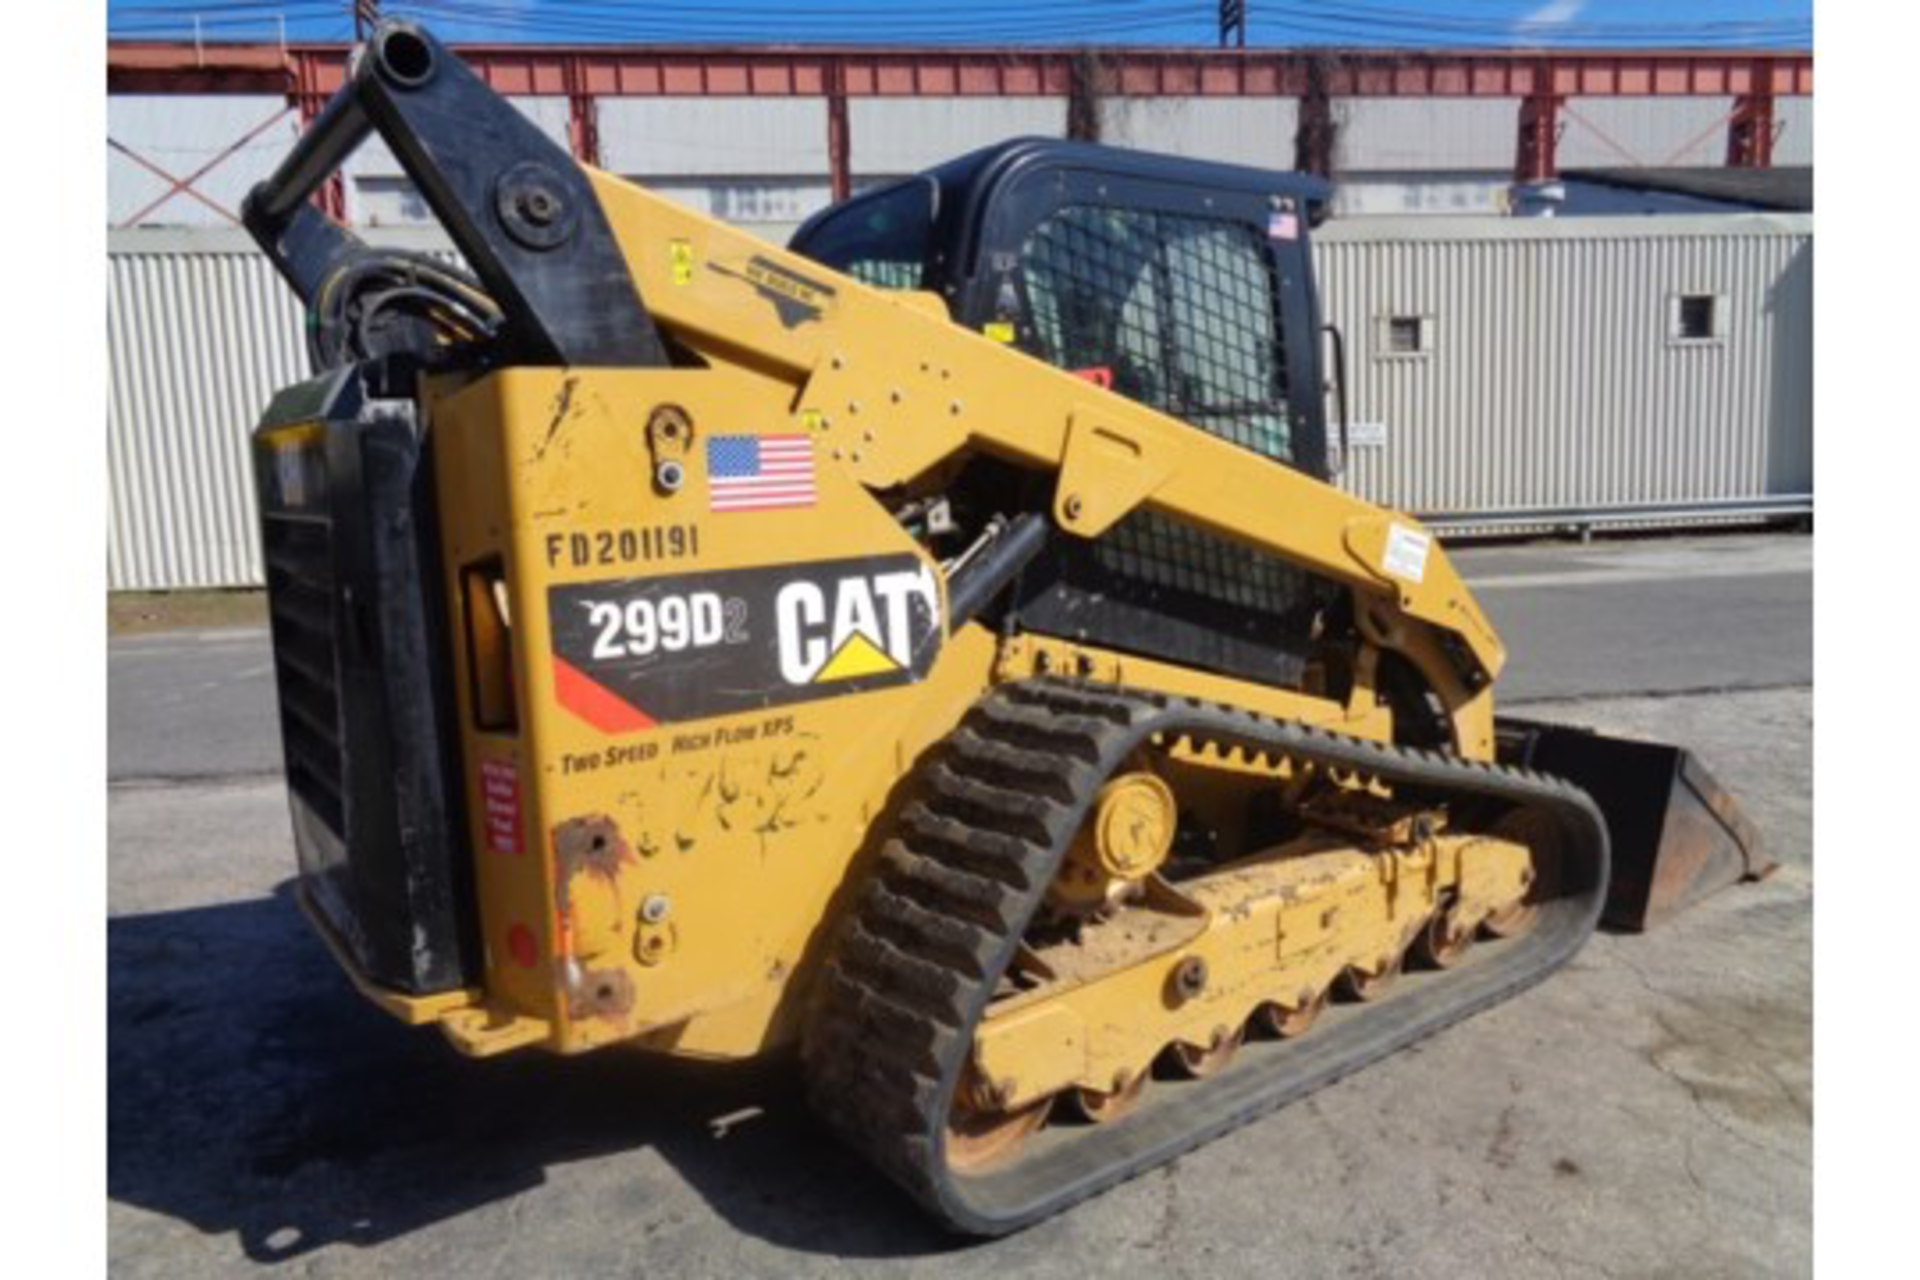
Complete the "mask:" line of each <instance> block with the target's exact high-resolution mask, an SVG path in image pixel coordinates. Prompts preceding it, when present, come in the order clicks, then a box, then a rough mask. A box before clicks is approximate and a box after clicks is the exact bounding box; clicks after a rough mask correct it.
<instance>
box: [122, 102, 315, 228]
mask: <svg viewBox="0 0 1920 1280" xmlns="http://www.w3.org/2000/svg"><path fill="white" fill-rule="evenodd" d="M276 117H278V119H277V120H276V119H275V118H276ZM269 120H273V121H274V123H273V124H272V125H270V126H268V127H267V128H266V129H265V130H264V131H263V132H262V133H261V134H260V135H259V136H257V137H255V138H254V139H253V140H252V141H250V142H247V143H246V144H245V145H243V146H242V147H241V148H240V149H239V150H238V151H235V152H233V153H232V154H231V155H227V156H225V157H224V158H223V157H222V153H223V152H226V151H228V150H229V149H230V148H231V147H232V146H233V145H234V143H235V142H236V141H237V140H239V139H240V138H241V137H243V136H244V135H245V134H246V133H247V132H248V131H249V130H251V129H253V128H254V127H255V126H257V125H261V124H265V123H266V122H267V121H269ZM299 133H300V117H299V115H298V114H297V113H294V112H290V111H288V110H287V100H286V99H285V98H276V97H269V96H266V95H256V94H175V93H167V94H112V95H110V96H109V97H108V98H107V136H108V137H109V138H112V139H113V140H114V141H116V142H119V143H121V144H123V145H124V146H126V147H128V148H130V149H131V150H133V151H134V152H136V153H138V154H139V155H141V156H144V157H146V158H147V159H148V160H149V161H151V162H152V163H154V164H156V165H158V166H159V167H160V168H162V169H165V170H166V171H167V172H168V173H171V174H172V175H174V177H176V178H185V177H187V176H189V175H191V174H192V173H194V172H195V171H196V170H198V169H200V168H201V167H202V166H204V165H207V164H209V163H211V164H213V168H212V169H211V170H209V171H208V172H207V174H206V175H205V176H204V177H202V178H201V179H200V180H199V181H197V182H195V183H194V184H193V187H194V190H196V191H198V192H200V193H201V194H203V195H205V196H206V197H207V198H208V199H210V200H212V201H213V202H214V203H216V204H220V205H223V206H225V207H226V208H227V209H229V210H231V211H233V212H234V213H238V212H239V211H240V202H241V201H242V200H244V199H245V198H246V195H247V192H249V191H251V190H252V189H253V184H254V183H256V182H258V181H260V180H261V179H262V178H264V177H266V176H267V175H268V174H269V173H272V172H273V167H274V166H275V165H277V164H279V163H280V157H281V156H283V155H285V154H286V153H287V149H288V148H289V147H291V146H292V145H293V140H294V138H296V137H298V136H299ZM170 185H171V184H170V183H168V182H167V181H166V180H165V179H163V178H161V177H160V176H159V175H157V174H155V173H153V172H151V171H150V170H148V169H146V168H144V167H143V166H141V165H140V164H138V163H136V162H134V161H133V160H130V159H128V158H127V157H126V156H124V155H121V154H120V153H119V152H118V151H115V150H112V149H109V150H108V151H107V225H109V226H116V225H118V224H119V223H121V222H124V221H125V220H127V219H128V218H131V217H133V216H134V215H135V214H137V213H139V212H140V211H141V210H142V209H145V208H147V207H148V206H149V205H151V204H152V203H153V202H154V201H155V200H158V199H160V197H162V196H164V195H166V192H167V188H168V186H170ZM142 222H143V223H147V224H152V225H165V226H214V227H222V226H231V225H233V224H232V223H231V222H229V221H228V220H227V218H226V217H225V216H224V215H222V214H221V213H220V212H219V211H218V210H215V209H210V208H208V207H207V206H206V205H204V204H202V203H201V202H200V201H198V200H196V199H194V198H193V197H192V196H190V195H187V194H186V193H184V192H179V193H176V194H174V195H173V196H171V197H170V198H168V199H167V200H166V201H165V203H163V204H161V205H159V206H158V207H157V208H155V209H153V211H152V212H151V213H149V214H148V215H147V216H146V217H145V218H143V219H142Z"/></svg>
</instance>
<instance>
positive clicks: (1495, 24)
mask: <svg viewBox="0 0 1920 1280" xmlns="http://www.w3.org/2000/svg"><path fill="white" fill-rule="evenodd" d="M1246 5H1247V11H1248V15H1249V22H1248V43H1249V44H1252V45H1257V46H1288V45H1316V44H1318V45H1328V44H1331V45H1363V46H1383V45H1384V46H1444V45H1454V46H1481V47H1513V46H1547V47H1553V46H1561V47H1603V48H1619V47H1629V46H1631V47H1645V46H1652V47H1674V46H1686V47H1700V48H1715V49H1719V48H1728V47H1735V48H1762V47H1764V48H1782V47H1787V48H1805V47H1810V46H1811V44H1812V41H1813V4H1812V0H1246ZM382 8H383V9H384V11H385V12H388V13H392V14H401V15H406V16H410V17H416V18H420V19H422V20H423V21H425V22H426V23H427V24H428V25H430V26H431V27H432V28H433V29H434V30H435V31H436V32H438V33H439V34H440V35H441V36H442V37H443V38H446V39H450V40H456V41H460V40H486V41H506V42H552V43H563V42H583V43H597V42H603V41H627V42H656V41H665V42H694V43H706V42H721V43H734V44H767V43H836V44H837V43H857V44H874V43H886V44H1050V45H1062V44H1171V45H1212V44H1214V43H1216V34H1215V33H1216V30H1217V26H1216V22H1217V18H1216V15H1217V12H1218V0H970V2H969V0H962V2H961V3H955V2H954V0H812V2H803V0H656V2H651V3H650V2H648V0H411V2H408V0H390V2H389V3H387V4H385V5H383V6H382ZM350 13H351V4H350V0H279V2H278V3H274V2H272V0H108V5H107V29H108V34H109V35H110V36H114V37H119V38H128V39H191V38H192V37H193V36H194V34H195V30H196V19H198V32H199V34H200V36H201V38H203V39H208V40H217V39H227V40H235V39H237V40H273V39H276V38H277V37H278V36H279V34H280V32H281V31H282V30H284V31H285V33H286V35H287V37H288V38H289V39H293V40H342V39H347V38H350V37H351V35H352V32H353V24H352V19H351V17H350Z"/></svg>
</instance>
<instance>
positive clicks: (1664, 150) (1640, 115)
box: [1558, 97, 1733, 169]
mask: <svg viewBox="0 0 1920 1280" xmlns="http://www.w3.org/2000/svg"><path fill="white" fill-rule="evenodd" d="M1560 114H1561V117H1562V123H1563V125H1564V127H1565V129H1566V132H1565V133H1564V134H1562V135H1561V138H1560V145H1559V148H1558V152H1559V161H1560V167H1561V168H1563V169H1595V168H1606V167H1614V168H1617V167H1619V166H1620V165H1723V164H1725V163H1726V162H1727V117H1728V116H1730V115H1732V114H1733V99H1732V98H1582V97H1572V98H1568V99H1567V100H1566V103H1565V104H1564V105H1563V106H1562V107H1561V111H1560Z"/></svg>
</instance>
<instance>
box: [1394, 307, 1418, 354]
mask: <svg viewBox="0 0 1920 1280" xmlns="http://www.w3.org/2000/svg"><path fill="white" fill-rule="evenodd" d="M1426 349H1427V326H1426V321H1425V317H1422V316H1389V317H1388V318H1387V352H1388V354H1389V355H1396V356H1417V355H1419V354H1420V353H1421V352H1422V351H1425V350H1426Z"/></svg>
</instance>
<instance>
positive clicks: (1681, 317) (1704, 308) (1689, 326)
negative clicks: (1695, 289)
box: [1673, 293, 1720, 342]
mask: <svg viewBox="0 0 1920 1280" xmlns="http://www.w3.org/2000/svg"><path fill="white" fill-rule="evenodd" d="M1718 303H1719V299H1718V298H1716V297H1714V296H1713V295H1712V294H1710V293H1688V294H1682V295H1681V296H1680V297H1678V298H1676V299H1674V308H1673V337H1674V338H1675V339H1676V340H1677V341H1680V342H1711V341H1712V340H1713V339H1714V338H1717V337H1719V336H1720V326H1719V324H1718V320H1719V315H1718V311H1719V306H1718Z"/></svg>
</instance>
